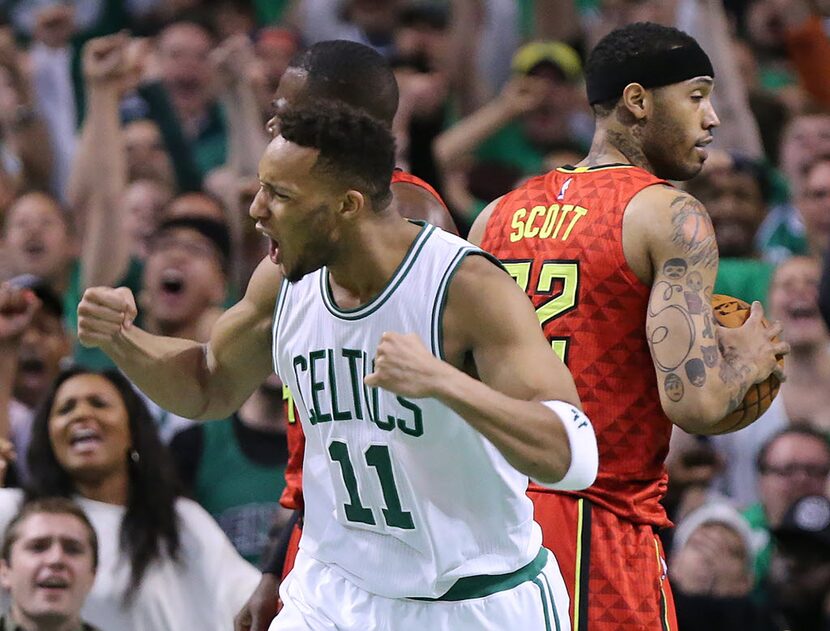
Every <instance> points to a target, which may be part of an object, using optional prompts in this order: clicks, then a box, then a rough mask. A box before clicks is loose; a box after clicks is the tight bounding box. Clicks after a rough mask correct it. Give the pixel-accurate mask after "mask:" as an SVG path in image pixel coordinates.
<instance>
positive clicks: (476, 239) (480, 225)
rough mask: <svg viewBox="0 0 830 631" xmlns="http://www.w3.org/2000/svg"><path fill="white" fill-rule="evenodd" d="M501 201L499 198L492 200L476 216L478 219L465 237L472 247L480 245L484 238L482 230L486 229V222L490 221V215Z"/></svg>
mask: <svg viewBox="0 0 830 631" xmlns="http://www.w3.org/2000/svg"><path fill="white" fill-rule="evenodd" d="M501 200H502V198H501V197H499V198H497V199H494V200H493V201H492V202H490V203H489V204H487V206H485V207H484V210H482V211H481V212H480V213H479V214H478V217H476V219H475V221H474V222H473V225H472V226H471V227H470V233H469V234H468V235H467V241H469V242H470V243H472V244H473V245H478V246H480V245H481V240H482V239H483V238H484V230H485V228H487V222H488V221H489V220H490V215H492V214H493V211H494V210H495V209H496V206H498V205H499V202H500V201H501Z"/></svg>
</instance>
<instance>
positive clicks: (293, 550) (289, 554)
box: [281, 519, 303, 579]
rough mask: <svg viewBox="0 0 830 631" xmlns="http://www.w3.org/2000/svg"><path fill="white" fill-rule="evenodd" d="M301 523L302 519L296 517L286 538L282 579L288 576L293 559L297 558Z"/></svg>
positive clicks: (292, 567) (292, 566)
mask: <svg viewBox="0 0 830 631" xmlns="http://www.w3.org/2000/svg"><path fill="white" fill-rule="evenodd" d="M302 523H303V520H302V519H298V520H297V521H296V522H295V523H294V528H293V529H292V530H291V537H289V539H288V549H287V550H286V551H285V561H284V562H283V565H282V577H281V578H282V579H284V578H285V577H286V576H288V573H289V572H290V571H291V570H292V569H294V560H295V559H296V558H297V552H299V550H300V537H301V536H302V534H303V527H302Z"/></svg>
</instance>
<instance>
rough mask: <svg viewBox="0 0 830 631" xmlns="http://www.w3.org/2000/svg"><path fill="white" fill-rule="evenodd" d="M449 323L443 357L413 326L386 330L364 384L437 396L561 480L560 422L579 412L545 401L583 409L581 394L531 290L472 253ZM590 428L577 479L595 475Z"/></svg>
mask: <svg viewBox="0 0 830 631" xmlns="http://www.w3.org/2000/svg"><path fill="white" fill-rule="evenodd" d="M443 332H444V338H443V355H444V357H445V358H446V361H442V360H440V359H439V358H437V357H435V356H434V355H433V354H432V353H430V352H429V351H428V350H427V349H426V348H424V346H423V345H422V344H421V343H420V342H419V341H418V340H417V339H416V337H415V336H414V335H410V336H405V335H397V334H392V333H387V334H386V335H385V336H384V339H383V340H382V341H381V344H380V345H379V347H378V352H377V358H376V364H375V373H373V374H372V375H369V376H368V377H367V383H368V384H369V385H373V386H380V387H383V388H386V389H388V390H391V391H393V392H396V393H399V394H402V395H404V396H411V397H433V398H436V399H438V400H440V401H441V402H442V403H444V404H445V405H447V406H448V407H450V408H452V409H453V410H454V411H455V412H457V413H458V414H459V415H461V416H462V417H463V418H464V419H465V420H466V421H467V422H468V423H470V425H472V426H473V427H474V428H475V429H476V430H478V431H479V432H481V433H482V434H483V435H484V436H485V437H487V439H488V440H489V441H490V442H492V443H493V444H494V445H495V446H496V447H497V448H498V449H499V451H501V453H502V454H503V455H504V457H505V458H506V459H507V461H508V462H510V464H512V465H513V466H514V467H515V468H516V469H518V470H519V471H521V472H522V473H524V474H526V475H528V476H529V477H531V478H532V479H534V480H536V481H538V482H541V483H546V484H554V483H556V482H558V481H560V480H561V479H562V478H563V477H564V476H565V474H566V473H568V472H569V467H570V466H571V460H572V458H573V457H575V455H574V454H572V453H571V449H570V444H569V437H568V432H567V430H566V428H565V426H564V425H563V424H564V423H571V422H573V418H572V417H571V418H563V416H565V415H562V416H560V415H559V414H557V413H556V412H554V411H552V410H551V409H550V408H549V407H547V406H546V405H543V404H542V403H541V402H542V401H565V402H567V403H569V404H571V405H572V406H575V407H576V408H580V401H579V395H578V394H577V392H576V386H575V385H574V382H573V379H572V378H571V375H570V373H569V372H568V369H567V368H566V367H565V365H564V364H563V363H562V362H561V361H560V360H559V359H558V358H557V357H556V355H555V354H554V353H553V351H552V349H551V347H550V344H548V343H547V341H546V340H545V338H544V335H543V334H542V330H541V329H540V327H539V322H538V320H537V318H536V315H535V313H534V311H533V307H532V305H531V303H530V301H529V300H528V299H527V296H525V295H524V293H523V292H522V291H521V289H519V287H518V285H516V283H515V281H514V280H513V279H512V278H511V277H510V276H508V275H507V274H505V273H504V272H503V271H502V270H500V269H498V268H497V267H496V266H495V265H493V263H492V262H490V261H489V260H487V259H485V258H484V257H481V256H468V257H467V258H466V259H465V260H464V262H463V263H462V264H461V265H460V267H459V270H458V272H457V273H456V275H455V278H454V279H453V281H452V284H451V286H450V289H449V292H448V298H447V304H446V308H445V312H444V317H443ZM471 375H476V376H477V378H474V377H473V376H471ZM581 418H582V419H585V417H584V416H582V417H581ZM585 422H586V423H587V419H585ZM590 433H591V439H592V445H593V450H594V454H593V456H594V461H593V474H591V478H590V479H589V480H587V479H586V480H583V484H584V486H583V487H580V488H584V487H585V486H589V485H590V483H591V482H593V476H595V475H596V440H595V438H594V437H593V430H591V432H590ZM587 451H590V449H588V450H587ZM587 455H588V458H589V459H590V457H591V455H590V453H588V454H587ZM584 456H586V453H580V454H579V457H580V458H582V457H584Z"/></svg>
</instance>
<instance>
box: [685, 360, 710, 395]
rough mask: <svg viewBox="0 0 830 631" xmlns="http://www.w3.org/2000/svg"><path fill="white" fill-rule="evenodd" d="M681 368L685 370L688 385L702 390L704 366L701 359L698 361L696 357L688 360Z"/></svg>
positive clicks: (704, 375) (704, 373)
mask: <svg viewBox="0 0 830 631" xmlns="http://www.w3.org/2000/svg"><path fill="white" fill-rule="evenodd" d="M683 368H685V369H686V377H687V378H688V379H689V383H691V384H692V385H693V386H695V387H696V388H702V387H703V386H704V384H705V383H706V366H705V365H704V364H703V360H702V359H698V358H697V357H695V358H693V359H690V360H689V361H687V362H686V364H685V365H684V366H683Z"/></svg>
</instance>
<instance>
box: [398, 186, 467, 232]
mask: <svg viewBox="0 0 830 631" xmlns="http://www.w3.org/2000/svg"><path fill="white" fill-rule="evenodd" d="M392 192H393V193H394V195H395V199H394V202H393V203H394V205H395V210H397V211H398V214H399V215H400V216H401V217H406V218H407V219H421V220H423V221H426V222H427V223H431V224H432V225H434V226H438V227H439V228H441V229H442V230H446V231H447V232H451V233H452V234H458V229H457V228H456V227H455V223H454V222H453V220H452V216H451V215H450V212H449V211H448V210H447V208H446V207H445V206H444V205H443V204H442V203H441V202H439V201H438V200H437V199H435V197H434V196H433V195H432V194H431V193H430V192H428V191H426V190H425V189H423V188H421V187H420V186H416V185H415V184H410V183H409V182H394V183H393V184H392Z"/></svg>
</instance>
